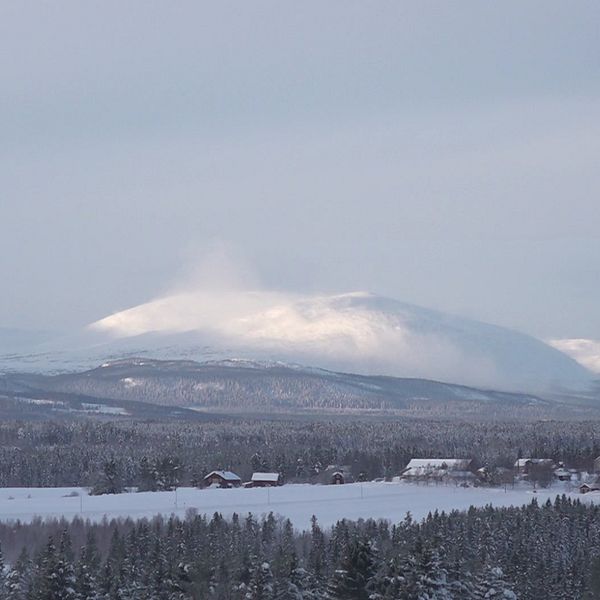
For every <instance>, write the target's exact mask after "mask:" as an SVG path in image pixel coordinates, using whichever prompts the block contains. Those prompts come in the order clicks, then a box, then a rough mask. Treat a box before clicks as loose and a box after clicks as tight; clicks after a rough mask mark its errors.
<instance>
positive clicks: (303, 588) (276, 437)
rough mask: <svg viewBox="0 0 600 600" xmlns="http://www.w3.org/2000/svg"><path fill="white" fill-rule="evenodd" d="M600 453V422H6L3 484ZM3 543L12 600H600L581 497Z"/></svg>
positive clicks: (590, 523) (17, 529) (11, 528)
mask: <svg viewBox="0 0 600 600" xmlns="http://www.w3.org/2000/svg"><path fill="white" fill-rule="evenodd" d="M599 454H600V426H599V425H598V424H597V423H593V422H589V423H580V422H563V423H557V422H538V423H515V422H511V423H500V422H495V423H490V422H485V423H473V422H470V423H460V422H456V421H452V422H448V421H425V420H403V421H397V420H394V421H391V420H389V421H377V420H337V421H326V422H323V421H319V422H317V421H302V420H295V421H264V420H263V421H255V420H237V421H232V422H226V423H223V422H215V423H210V422H207V423H191V424H182V423H156V422H132V421H106V422H101V421H80V422H4V423H2V424H0V455H1V457H0V458H1V460H0V481H1V484H0V485H1V486H2V487H8V486H25V487H26V486H61V485H77V486H89V487H90V489H91V491H92V493H119V492H121V491H123V490H124V488H125V487H126V486H134V487H137V488H138V489H139V490H165V489H173V488H174V487H177V486H179V485H199V484H200V482H201V479H202V477H203V476H204V475H205V474H206V473H207V472H208V471H210V470H211V469H218V468H227V469H233V470H235V471H236V472H238V473H239V474H240V475H241V476H242V477H243V478H246V477H248V476H249V474H250V473H251V472H252V471H253V470H257V469H258V470H260V469H263V470H267V469H273V470H278V471H280V472H281V473H283V474H284V476H285V478H286V481H304V482H313V483H318V482H319V481H318V476H319V473H320V472H321V471H322V470H323V469H324V468H326V467H327V466H328V465H331V464H344V465H349V467H350V468H351V470H352V471H353V473H354V475H355V476H360V477H363V478H365V479H373V478H377V477H389V476H393V475H396V474H398V473H399V472H400V471H401V470H402V469H403V468H404V466H405V465H406V463H407V462H408V461H409V460H410V459H411V458H413V457H422V456H439V457H452V456H454V457H468V458H472V459H473V460H474V462H475V464H476V465H485V466H488V467H490V468H494V467H502V466H505V467H508V466H511V465H512V464H513V463H514V460H515V459H516V458H517V457H521V456H543V457H549V458H552V459H553V460H555V461H561V462H564V463H565V464H566V465H569V466H572V467H574V468H578V469H582V470H585V469H591V467H592V464H593V461H594V458H596V456H598V455H599ZM0 545H1V548H2V552H3V559H2V564H3V565H4V567H3V569H0V600H5V599H11V600H55V599H67V600H71V599H72V600H84V599H93V600H113V599H115V600H138V599H139V600H146V599H151V600H154V599H157V600H158V599H161V600H162V599H164V600H172V599H203V600H205V599H206V600H211V599H214V600H262V599H264V600H284V599H289V600H301V599H310V600H321V599H323V600H334V599H346V600H362V599H364V600H367V599H368V600H379V599H381V600H383V599H386V600H387V599H389V600H401V599H402V600H403V599H406V600H411V599H418V600H434V599H476V598H488V599H500V598H503V599H505V600H510V599H514V598H519V599H527V600H529V599H531V600H533V599H536V600H537V599H539V600H542V599H544V600H547V599H571V598H572V599H582V600H585V599H592V598H600V508H597V507H596V506H594V505H593V504H582V503H580V502H579V501H577V500H573V499H572V498H568V497H566V496H562V497H557V499H556V501H554V502H550V501H549V502H548V503H547V504H544V505H542V506H538V505H537V504H536V503H535V502H534V503H533V504H531V505H528V506H524V507H520V508H517V507H515V508H492V507H485V508H471V509H469V510H468V511H463V512H452V513H448V514H446V513H443V512H441V513H437V512H436V513H434V514H430V515H429V516H428V517H427V518H426V519H425V520H424V521H422V522H418V521H415V520H413V519H412V517H411V516H410V514H408V515H407V516H406V518H405V519H404V520H403V521H402V522H400V523H390V522H385V521H373V520H367V521H358V522H351V521H346V520H341V521H339V522H337V524H335V525H334V526H333V527H321V525H320V524H319V523H318V522H317V520H316V519H313V521H312V523H306V530H301V529H297V528H296V529H295V528H294V527H293V526H292V523H291V522H290V521H288V520H287V519H285V518H284V517H281V516H278V515H273V514H269V515H260V516H259V515H252V514H243V515H242V514H239V515H233V516H232V517H231V518H229V517H227V518H224V517H223V516H222V515H221V514H219V513H215V514H213V515H203V514H196V513H194V512H193V511H192V510H189V511H188V514H187V516H186V518H185V519H179V518H175V517H172V518H170V519H169V518H164V517H156V518H154V519H151V520H147V519H142V520H133V519H118V520H111V521H109V520H107V519H106V518H105V519H104V520H103V521H101V522H90V521H84V520H83V519H82V518H80V517H78V518H75V519H74V520H73V521H66V520H64V519H63V520H46V521H44V520H41V519H35V520H34V521H33V522H31V523H19V522H6V523H0Z"/></svg>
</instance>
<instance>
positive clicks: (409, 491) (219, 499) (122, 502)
mask: <svg viewBox="0 0 600 600" xmlns="http://www.w3.org/2000/svg"><path fill="white" fill-rule="evenodd" d="M565 491H567V490H566V488H564V487H558V486H555V487H553V488H551V489H549V490H541V491H538V492H537V493H534V492H533V490H532V489H531V488H516V489H510V488H509V489H508V490H507V491H506V492H505V491H504V489H498V488H494V489H490V488H468V489H464V488H458V487H455V486H446V485H439V486H436V485H429V486H427V485H416V484H411V483H374V482H373V483H364V484H360V483H355V484H348V485H341V486H323V485H309V484H296V485H292V484H290V485H285V486H283V487H279V488H272V489H267V488H257V489H231V490H222V489H207V490H198V489H195V488H179V489H178V490H177V492H176V493H175V492H142V493H128V494H119V495H112V496H111V495H107V496H88V495H87V492H86V490H84V489H81V488H0V519H1V520H3V521H9V520H17V519H20V520H21V521H30V520H31V519H32V518H33V517H34V516H40V517H60V516H64V517H66V518H68V519H71V518H73V517H75V516H77V515H79V516H81V517H83V518H89V519H93V520H98V519H101V518H102V517H103V516H104V515H106V516H107V517H108V518H113V517H128V516H129V517H135V518H138V517H152V516H154V515H157V514H163V515H170V514H177V515H179V516H184V515H185V513H186V511H187V510H188V509H195V510H197V511H198V512H199V513H208V514H212V513H213V512H215V511H218V512H221V513H223V514H224V515H230V514H231V513H233V512H237V513H239V514H242V515H244V514H247V513H249V512H251V513H253V514H255V515H261V514H263V513H267V512H269V511H273V512H274V513H278V514H281V515H284V516H286V517H289V518H290V519H291V520H292V521H293V523H294V525H295V526H297V527H298V528H302V529H303V528H306V527H308V526H309V522H310V517H311V516H312V515H313V514H314V515H316V516H317V518H318V519H319V522H320V523H321V524H322V525H329V524H332V523H335V521H337V520H338V519H341V518H347V519H359V518H369V517H373V518H382V519H389V520H391V521H394V522H397V521H400V520H401V519H403V518H404V517H405V515H406V513H407V512H409V511H410V513H411V514H412V516H413V517H414V518H417V519H420V518H422V517H425V516H426V515H427V513H428V512H429V511H434V510H435V509H438V510H440V511H441V510H445V511H450V510H453V509H459V510H461V509H466V508H468V507H469V506H471V505H474V506H484V505H486V504H492V505H494V506H510V505H514V506H518V505H522V504H526V503H529V502H531V500H532V499H533V498H537V499H538V502H540V503H542V502H545V501H546V500H547V499H548V498H552V499H554V497H555V496H556V494H561V493H563V492H565ZM74 493H77V494H79V495H74ZM567 493H568V494H569V495H571V496H572V497H573V498H579V499H582V500H584V501H587V502H594V501H596V502H599V501H600V492H597V493H594V492H592V493H589V494H586V495H581V494H579V493H578V492H576V491H572V492H567ZM71 494H73V495H71ZM70 495H71V496H70Z"/></svg>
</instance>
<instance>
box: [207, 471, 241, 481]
mask: <svg viewBox="0 0 600 600" xmlns="http://www.w3.org/2000/svg"><path fill="white" fill-rule="evenodd" d="M211 475H219V476H220V477H222V478H223V479H225V481H241V479H240V478H239V476H238V475H236V474H235V473H234V472H233V471H211V472H210V473H209V474H208V475H207V476H206V477H205V478H204V479H208V478H209V477H210V476H211Z"/></svg>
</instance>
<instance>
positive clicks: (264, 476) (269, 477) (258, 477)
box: [252, 473, 279, 482]
mask: <svg viewBox="0 0 600 600" xmlns="http://www.w3.org/2000/svg"><path fill="white" fill-rule="evenodd" d="M252 481H275V482H277V481H279V473H252Z"/></svg>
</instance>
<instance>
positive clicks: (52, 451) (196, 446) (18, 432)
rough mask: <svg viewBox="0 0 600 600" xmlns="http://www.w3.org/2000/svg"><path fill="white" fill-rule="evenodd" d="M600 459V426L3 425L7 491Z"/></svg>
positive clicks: (585, 464)
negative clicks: (442, 463) (436, 461)
mask: <svg viewBox="0 0 600 600" xmlns="http://www.w3.org/2000/svg"><path fill="white" fill-rule="evenodd" d="M597 456H600V424H598V423H597V422H585V423H583V422H537V423H489V422H485V423H457V422H449V421H424V420H414V421H413V420H406V419H405V420H393V421H376V420H364V421H355V420H352V421H345V420H340V421H326V422H310V421H266V420H236V421H232V422H230V423H222V422H207V423H157V422H130V421H122V422H120V421H116V422H115V421H111V422H97V421H82V422H38V423H31V422H28V423H22V422H17V421H3V422H2V423H0V487H10V486H28V487H48V486H89V487H94V486H102V485H104V484H106V483H107V478H108V479H110V477H111V476H113V477H114V480H115V483H118V485H119V486H137V487H139V488H140V489H148V490H152V489H170V488H171V487H172V486H174V485H199V484H200V482H201V481H202V478H203V477H204V476H205V475H206V474H207V473H208V472H210V471H212V470H213V469H229V470H233V471H235V472H236V473H237V474H238V475H239V476H240V477H241V478H242V479H243V480H248V479H249V478H250V476H251V474H252V472H253V471H256V470H269V471H277V472H280V473H282V475H283V476H284V477H285V479H286V480H287V481H290V482H292V481H298V482H314V481H317V480H318V477H319V474H320V473H321V472H322V471H323V470H324V469H325V468H326V467H327V466H328V465H347V466H348V467H349V468H350V470H351V472H352V475H353V476H354V478H355V479H359V478H366V479H374V478H377V477H391V476H394V475H397V474H399V473H400V472H401V470H402V469H403V468H404V467H405V466H406V464H407V463H408V461H409V460H410V459H411V458H414V457H441V458H472V459H474V461H475V465H476V466H487V467H489V468H494V467H497V466H503V467H512V465H513V464H514V461H515V460H516V458H518V457H546V458H552V459H554V460H555V461H562V462H564V463H565V464H566V465H567V466H569V467H574V468H579V469H588V470H589V469H591V468H592V465H593V460H594V458H596V457H597ZM107 467H108V470H109V471H110V470H111V469H112V475H111V473H110V472H109V473H107V472H106V469H107ZM107 476H108V477H107ZM109 483H110V482H109Z"/></svg>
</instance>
